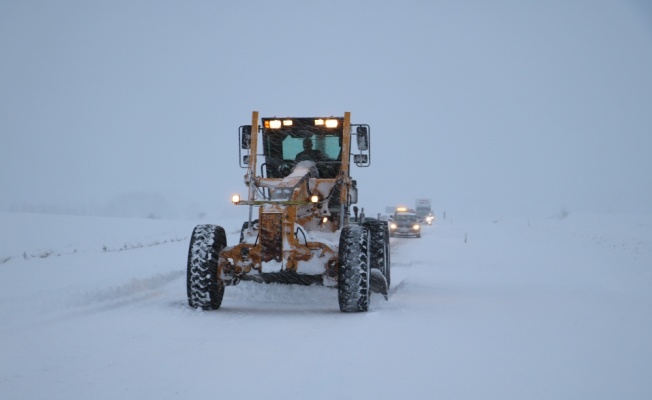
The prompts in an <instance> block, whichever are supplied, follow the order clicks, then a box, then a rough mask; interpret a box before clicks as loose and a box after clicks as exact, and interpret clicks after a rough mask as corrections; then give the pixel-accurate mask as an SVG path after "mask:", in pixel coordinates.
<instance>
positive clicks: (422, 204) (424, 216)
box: [414, 199, 435, 225]
mask: <svg viewBox="0 0 652 400" xmlns="http://www.w3.org/2000/svg"><path fill="white" fill-rule="evenodd" d="M414 209H415V212H416V214H417V216H418V217H419V220H421V222H423V223H426V224H428V225H432V223H433V221H434V220H435V216H434V215H433V214H432V200H430V199H416V201H415V208H414Z"/></svg>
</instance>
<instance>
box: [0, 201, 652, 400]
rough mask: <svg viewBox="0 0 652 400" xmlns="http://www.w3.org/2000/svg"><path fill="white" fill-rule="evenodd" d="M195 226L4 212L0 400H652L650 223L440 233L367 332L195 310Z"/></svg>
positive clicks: (280, 297) (398, 261) (295, 296)
mask: <svg viewBox="0 0 652 400" xmlns="http://www.w3.org/2000/svg"><path fill="white" fill-rule="evenodd" d="M193 226H194V223H193V222H189V221H159V220H137V219H106V218H89V217H69V216H55V215H30V214H10V213H4V214H2V213H0V321H2V323H1V325H0V398H3V399H18V398H20V399H43V398H49V399H90V398H92V399H116V398H121V399H143V398H147V399H149V398H152V399H154V398H156V399H189V398H206V397H226V398H234V397H236V396H238V397H240V398H274V399H306V398H310V399H333V398H339V399H352V398H379V399H396V398H414V399H432V398H441V399H478V398H483V399H523V398H527V399H550V398H557V399H559V398H561V399H585V398H586V399H592V400H594V399H614V398H619V399H622V398H627V399H635V398H640V399H643V398H650V396H652V383H651V382H650V380H649V377H650V376H652V344H651V343H650V338H651V337H652V318H651V317H650V312H649V310H650V308H651V306H652V291H651V290H650V289H651V288H652V268H651V266H652V218H651V217H649V216H615V215H599V216H597V215H577V216H575V215H571V216H569V217H568V218H566V219H563V220H559V219H532V220H525V219H515V220H510V219H492V220H471V221H463V220H457V219H455V220H451V219H450V218H449V219H448V220H443V221H437V223H436V224H435V225H433V226H432V227H429V228H427V229H426V230H425V232H424V234H423V237H422V238H421V239H401V238H394V239H392V288H391V290H390V298H389V301H385V300H384V299H382V297H381V296H378V295H375V296H374V297H373V299H372V304H371V310H370V312H369V313H366V314H342V313H340V312H339V309H338V305H337V291H336V290H333V289H329V288H325V287H299V286H283V285H276V284H273V285H260V284H254V283H249V282H243V283H241V284H240V285H238V286H236V287H227V289H226V292H225V297H224V302H223V305H222V308H221V309H220V310H218V311H214V312H204V311H197V310H194V309H190V308H189V307H188V306H187V303H186V293H185V262H186V256H187V246H188V243H187V241H188V236H189V234H190V232H191V231H192V227H193ZM224 226H225V228H226V230H227V234H228V236H229V237H228V240H229V243H233V242H234V241H236V240H237V236H238V234H239V227H240V226H241V221H236V220H233V221H228V222H227V223H225V224H224Z"/></svg>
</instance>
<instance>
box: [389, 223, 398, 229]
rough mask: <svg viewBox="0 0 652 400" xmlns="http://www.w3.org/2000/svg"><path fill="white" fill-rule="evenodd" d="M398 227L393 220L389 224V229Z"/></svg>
mask: <svg viewBox="0 0 652 400" xmlns="http://www.w3.org/2000/svg"><path fill="white" fill-rule="evenodd" d="M396 228H398V226H396V224H395V223H393V222H392V223H391V224H389V229H396Z"/></svg>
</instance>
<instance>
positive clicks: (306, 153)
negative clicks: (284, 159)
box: [295, 138, 327, 162]
mask: <svg viewBox="0 0 652 400" xmlns="http://www.w3.org/2000/svg"><path fill="white" fill-rule="evenodd" d="M295 160H296V161H314V162H318V161H326V160H327V158H326V156H324V153H322V152H321V151H319V150H315V149H313V148H312V139H310V138H305V139H303V151H301V152H299V154H297V156H296V158H295Z"/></svg>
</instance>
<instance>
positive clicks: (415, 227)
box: [412, 224, 421, 231]
mask: <svg viewBox="0 0 652 400" xmlns="http://www.w3.org/2000/svg"><path fill="white" fill-rule="evenodd" d="M412 229H414V230H415V231H418V230H419V229H421V225H419V224H414V225H412Z"/></svg>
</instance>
